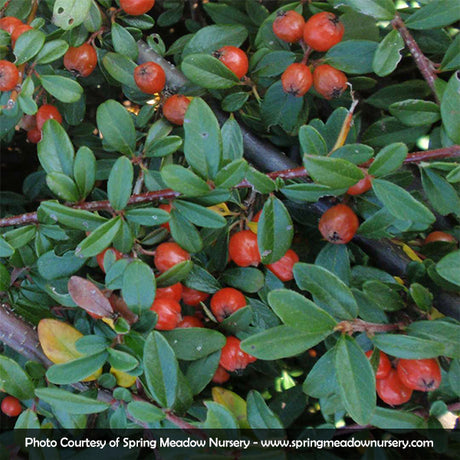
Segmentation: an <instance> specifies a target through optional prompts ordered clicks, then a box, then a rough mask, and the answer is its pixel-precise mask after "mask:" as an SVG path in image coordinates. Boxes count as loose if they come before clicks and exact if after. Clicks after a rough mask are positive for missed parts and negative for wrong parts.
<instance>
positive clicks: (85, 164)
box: [73, 146, 96, 198]
mask: <svg viewBox="0 0 460 460" xmlns="http://www.w3.org/2000/svg"><path fill="white" fill-rule="evenodd" d="M73 176H74V178H75V183H76V184H77V187H78V191H79V192H80V197H81V198H86V197H87V196H88V195H89V194H90V193H91V191H92V190H93V187H94V184H95V182H96V157H95V156H94V153H93V152H92V151H91V150H90V149H89V148H88V147H85V146H83V147H80V148H79V149H78V151H77V154H76V155H75V162H74V165H73Z"/></svg>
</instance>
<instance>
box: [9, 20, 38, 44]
mask: <svg viewBox="0 0 460 460" xmlns="http://www.w3.org/2000/svg"><path fill="white" fill-rule="evenodd" d="M32 29H33V27H31V26H29V24H19V25H18V26H16V27H15V28H14V29H13V32H11V45H12V46H13V48H14V45H16V40H17V39H18V38H19V37H20V36H21V35H22V34H23V33H25V32H28V31H29V30H32Z"/></svg>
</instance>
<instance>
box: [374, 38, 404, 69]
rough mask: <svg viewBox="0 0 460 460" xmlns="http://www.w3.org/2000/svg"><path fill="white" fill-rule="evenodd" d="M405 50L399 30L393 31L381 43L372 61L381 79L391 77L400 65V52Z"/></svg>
mask: <svg viewBox="0 0 460 460" xmlns="http://www.w3.org/2000/svg"><path fill="white" fill-rule="evenodd" d="M402 49H404V40H403V39H402V37H401V35H400V34H399V32H398V31H397V30H392V31H391V32H390V33H389V34H387V35H386V36H385V38H384V39H383V40H382V41H381V42H380V43H379V46H378V47H377V50H376V51H375V54H374V60H373V61H372V68H373V69H374V72H375V73H376V74H377V75H378V76H379V77H385V76H386V75H390V73H391V72H393V70H395V69H396V67H397V66H398V64H399V61H400V60H401V58H402V56H401V53H400V51H401V50H402Z"/></svg>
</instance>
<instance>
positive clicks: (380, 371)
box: [366, 350, 391, 380]
mask: <svg viewBox="0 0 460 460" xmlns="http://www.w3.org/2000/svg"><path fill="white" fill-rule="evenodd" d="M371 355H372V350H369V351H366V356H367V357H368V358H370V357H371ZM379 356H380V357H379V367H378V368H377V372H376V373H375V378H376V379H378V380H379V379H385V378H387V377H388V374H389V373H390V371H391V363H390V360H389V359H388V356H387V355H386V354H385V353H384V352H383V351H380V352H379Z"/></svg>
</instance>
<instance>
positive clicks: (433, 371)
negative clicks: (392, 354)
mask: <svg viewBox="0 0 460 460" xmlns="http://www.w3.org/2000/svg"><path fill="white" fill-rule="evenodd" d="M396 369H397V371H398V377H399V379H400V380H401V382H402V383H403V384H404V385H406V387H408V388H411V389H412V390H419V391H433V390H436V388H438V387H439V385H440V384H441V378H442V377H441V368H440V367H439V364H438V362H437V361H436V360H435V359H400V360H399V362H398V365H397V367H396Z"/></svg>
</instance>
